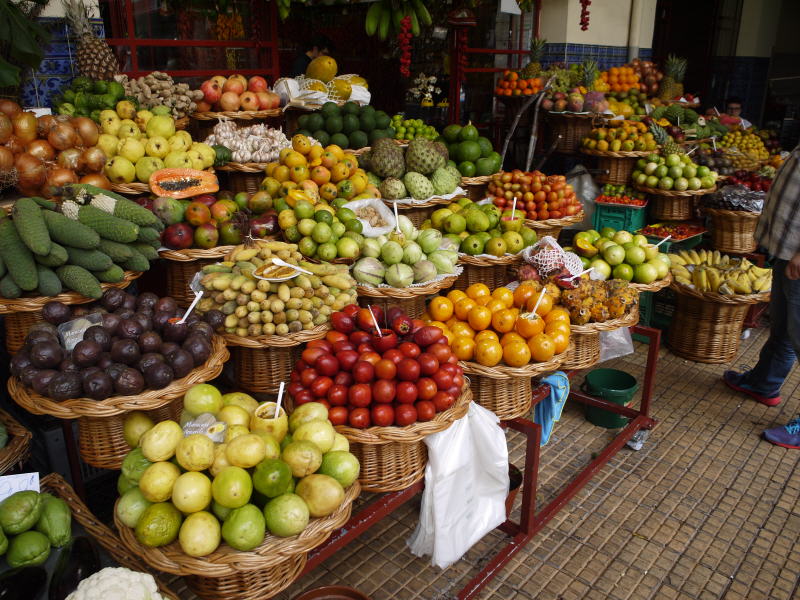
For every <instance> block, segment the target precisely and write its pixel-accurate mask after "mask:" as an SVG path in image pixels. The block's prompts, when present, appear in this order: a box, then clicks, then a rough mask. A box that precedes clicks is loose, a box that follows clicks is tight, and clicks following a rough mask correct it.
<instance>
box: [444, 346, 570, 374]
mask: <svg viewBox="0 0 800 600" xmlns="http://www.w3.org/2000/svg"><path fill="white" fill-rule="evenodd" d="M574 347H575V344H574V343H573V342H570V343H569V345H568V346H567V349H566V350H564V352H562V353H561V354H557V355H555V356H554V357H553V358H551V359H550V360H548V361H545V362H540V363H528V364H527V365H525V366H524V367H509V366H507V365H501V364H498V365H495V366H493V367H487V366H485V365H481V364H478V363H476V362H474V361H463V360H461V361H459V362H458V364H459V365H461V368H463V369H464V373H466V374H468V375H478V376H480V377H490V378H491V379H508V378H510V377H538V376H540V375H544V374H545V373H552V372H553V371H555V370H557V369H558V368H559V367H560V366H561V365H562V364H564V361H566V360H567V358H568V357H569V354H570V352H572V351H573V349H574Z"/></svg>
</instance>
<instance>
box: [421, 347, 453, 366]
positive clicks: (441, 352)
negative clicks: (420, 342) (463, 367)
mask: <svg viewBox="0 0 800 600" xmlns="http://www.w3.org/2000/svg"><path fill="white" fill-rule="evenodd" d="M426 352H429V353H431V354H433V355H434V356H435V357H436V360H438V361H439V364H442V363H446V362H447V359H448V358H450V357H451V356H452V355H453V353H452V351H451V350H450V346H448V345H447V344H434V345H433V346H429V347H428V349H427V350H426Z"/></svg>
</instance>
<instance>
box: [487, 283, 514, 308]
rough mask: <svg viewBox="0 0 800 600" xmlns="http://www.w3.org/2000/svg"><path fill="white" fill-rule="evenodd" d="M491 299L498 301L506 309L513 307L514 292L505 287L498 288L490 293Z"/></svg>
mask: <svg viewBox="0 0 800 600" xmlns="http://www.w3.org/2000/svg"><path fill="white" fill-rule="evenodd" d="M492 298H494V299H495V300H500V301H501V302H502V303H503V304H504V305H505V307H506V308H511V307H512V306H514V292H512V291H511V290H510V289H508V288H507V287H499V288H497V289H496V290H494V291H493V292H492Z"/></svg>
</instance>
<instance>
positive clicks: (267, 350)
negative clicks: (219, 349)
mask: <svg viewBox="0 0 800 600" xmlns="http://www.w3.org/2000/svg"><path fill="white" fill-rule="evenodd" d="M329 329H330V325H329V324H328V323H325V324H324V325H318V326H317V327H314V328H313V329H308V330H305V331H299V332H297V333H290V334H288V335H265V336H259V337H255V338H244V337H240V336H238V335H233V334H228V333H226V334H225V336H224V337H225V342H226V343H227V344H228V347H229V348H230V349H231V352H232V354H233V372H234V377H235V380H236V384H237V386H239V387H241V388H243V389H245V390H246V391H248V392H252V393H256V394H277V393H278V390H279V389H280V385H281V382H282V381H284V382H286V383H288V382H289V378H290V376H291V374H292V369H293V368H294V363H295V362H297V359H298V358H299V357H300V351H301V348H300V345H301V344H304V343H306V342H310V341H311V340H319V339H322V338H323V337H325V334H326V333H327V332H328V330H329Z"/></svg>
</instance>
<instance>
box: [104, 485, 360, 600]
mask: <svg viewBox="0 0 800 600" xmlns="http://www.w3.org/2000/svg"><path fill="white" fill-rule="evenodd" d="M360 492H361V488H360V486H359V485H358V483H357V482H356V483H353V485H351V486H350V487H349V488H347V490H345V497H344V501H343V502H342V505H341V506H340V507H339V508H338V509H337V510H336V511H334V512H333V513H332V514H331V515H329V516H327V517H322V518H318V519H311V521H310V522H309V524H308V526H307V527H306V528H305V529H304V530H303V531H302V533H300V534H299V535H295V536H292V537H286V538H279V537H276V536H273V535H271V534H267V535H266V536H265V537H264V541H263V542H262V543H261V545H260V546H258V547H257V548H255V549H253V550H251V551H249V552H242V551H239V550H235V549H233V548H231V547H230V546H228V545H227V544H222V545H220V547H219V548H217V550H215V551H214V552H212V553H211V554H209V555H208V556H203V557H193V556H189V555H187V554H185V553H184V552H183V550H182V549H181V547H180V545H179V544H178V542H173V543H171V544H169V545H167V546H162V547H159V548H150V547H148V546H144V545H142V544H140V543H139V541H138V540H137V539H136V536H135V535H134V532H133V529H131V528H130V527H126V526H125V525H124V524H123V523H122V522H121V521H119V519H118V518H117V516H116V510H115V511H114V524H115V525H116V527H117V531H119V535H120V538H121V540H122V545H123V547H124V548H125V550H126V551H128V552H129V553H131V554H132V555H134V556H137V557H140V558H141V559H142V560H143V561H144V562H145V563H147V564H148V565H150V567H152V568H154V569H158V570H159V571H164V572H167V573H173V574H175V575H180V576H182V577H185V578H186V582H187V584H188V586H189V588H191V590H192V591H193V592H194V593H195V594H197V596H199V597H200V598H203V599H204V600H222V599H225V600H255V599H256V598H272V597H273V596H274V595H276V594H277V593H279V592H280V591H281V590H283V589H285V588H287V587H289V585H291V583H292V582H293V581H294V580H295V579H297V577H299V576H300V573H301V572H302V571H303V568H304V567H305V565H306V559H307V557H308V552H309V551H311V550H313V549H314V548H316V547H317V546H319V545H320V544H322V543H323V542H325V540H327V539H328V538H329V537H330V535H331V533H333V532H334V531H335V530H336V529H339V528H340V527H342V526H343V525H344V524H345V523H347V521H348V519H349V518H350V514H351V511H352V507H353V501H354V500H355V499H356V498H358V496H359V494H360Z"/></svg>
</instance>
